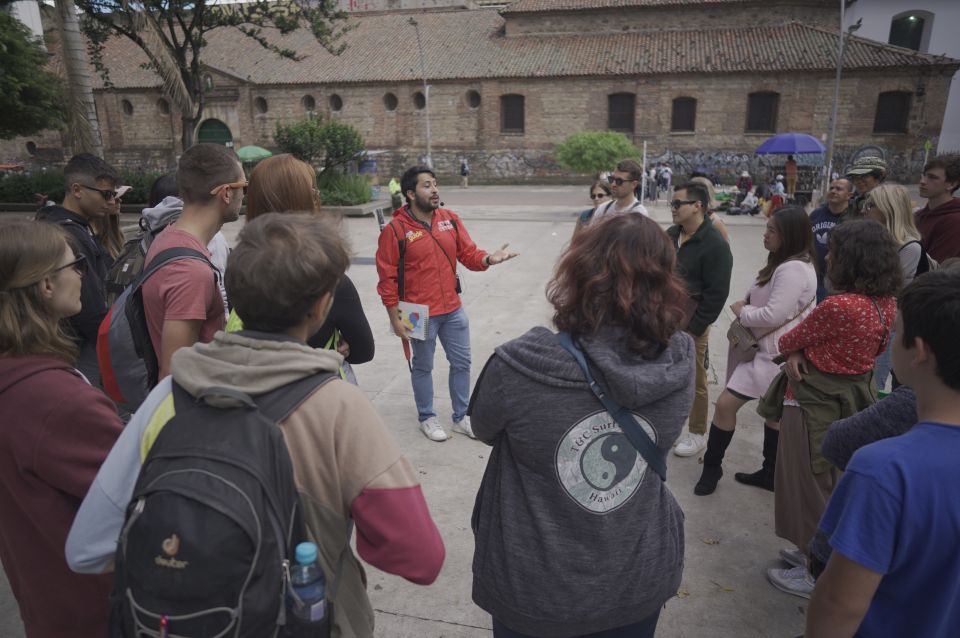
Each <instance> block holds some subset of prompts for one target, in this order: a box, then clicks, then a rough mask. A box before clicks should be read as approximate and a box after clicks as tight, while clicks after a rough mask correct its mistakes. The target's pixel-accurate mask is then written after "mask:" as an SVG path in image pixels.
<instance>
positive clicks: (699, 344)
mask: <svg viewBox="0 0 960 638" xmlns="http://www.w3.org/2000/svg"><path fill="white" fill-rule="evenodd" d="M709 205H710V195H709V192H708V191H707V189H706V187H704V186H703V185H701V184H696V183H690V184H684V185H682V186H677V187H676V189H675V190H674V192H673V200H672V201H671V202H670V210H671V213H672V217H673V223H674V225H673V226H671V227H670V228H668V229H667V234H668V235H670V238H671V239H672V240H673V246H674V248H675V249H676V251H677V270H678V271H679V272H680V274H681V275H682V276H683V278H684V280H685V281H686V284H687V294H688V299H687V306H686V318H687V325H686V331H687V332H688V333H690V334H691V335H692V336H693V338H694V343H695V345H696V351H697V355H696V361H695V366H696V388H695V394H694V399H693V407H692V408H691V410H690V417H689V423H688V431H687V432H685V433H684V434H683V435H682V436H681V437H680V440H679V441H678V442H677V445H676V447H675V448H674V450H673V453H674V454H676V455H677V456H694V455H696V454H697V453H699V452H700V451H701V450H702V449H704V448H705V447H706V446H707V441H706V437H705V434H706V432H707V413H708V410H709V407H710V397H709V395H708V393H707V344H708V343H709V339H710V325H711V324H713V322H715V321H716V320H717V317H719V316H720V313H721V312H722V311H723V306H724V304H725V303H726V301H727V295H728V294H729V293H730V273H731V271H732V269H733V254H732V253H731V252H730V245H729V244H728V243H727V242H726V241H725V240H724V239H723V236H721V235H720V233H719V232H717V229H716V228H714V227H713V224H712V223H711V221H710V218H709V217H708V215H707V210H708V208H709Z"/></svg>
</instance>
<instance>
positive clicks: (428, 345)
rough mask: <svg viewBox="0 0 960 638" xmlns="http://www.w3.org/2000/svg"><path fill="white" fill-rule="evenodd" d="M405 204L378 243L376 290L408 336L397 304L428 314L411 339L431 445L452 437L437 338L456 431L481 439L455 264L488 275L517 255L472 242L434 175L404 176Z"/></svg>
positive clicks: (418, 398) (422, 170) (416, 390)
mask: <svg viewBox="0 0 960 638" xmlns="http://www.w3.org/2000/svg"><path fill="white" fill-rule="evenodd" d="M400 188H401V190H402V192H403V196H404V198H405V199H406V204H405V205H404V206H403V207H402V208H400V209H398V210H396V211H394V215H393V220H391V222H390V223H389V224H387V225H386V226H385V227H384V229H383V231H382V232H381V233H380V239H379V241H378V246H377V273H378V274H379V276H380V282H379V284H378V285H377V292H378V293H379V295H380V298H381V299H382V300H383V305H384V306H386V308H387V314H388V315H389V317H390V325H391V326H392V327H393V331H394V333H395V334H396V335H397V336H398V337H401V338H404V339H405V338H407V328H406V327H405V326H404V324H403V322H402V320H401V317H400V310H399V308H398V304H399V302H400V301H409V302H412V303H417V304H424V305H426V306H427V307H428V309H429V316H430V319H429V322H428V324H427V334H426V338H425V339H423V340H419V339H414V340H411V342H410V345H411V347H412V350H413V364H412V369H411V373H410V377H411V381H412V384H413V397H414V401H415V402H416V404H417V415H418V419H419V421H420V429H421V431H422V432H423V434H424V435H425V436H426V437H427V438H428V439H430V440H431V441H445V440H447V438H448V435H447V432H446V431H445V430H444V429H443V426H442V425H440V421H439V420H438V419H437V413H436V412H435V411H434V408H433V356H434V352H435V351H436V347H437V338H438V337H439V339H440V343H441V344H442V345H443V350H444V352H446V354H447V360H448V361H449V362H450V379H449V386H450V399H451V402H452V403H453V431H454V432H458V433H460V434H464V435H466V436H469V437H470V438H475V437H474V435H473V430H472V429H471V427H470V417H468V416H467V404H468V402H469V400H470V324H469V321H468V319H467V314H466V312H465V311H464V310H463V306H462V304H461V302H460V279H459V277H458V275H457V262H459V263H461V264H463V265H464V266H465V267H466V268H469V269H470V270H486V269H487V268H489V267H490V266H495V265H497V264H500V263H503V262H505V261H507V260H509V259H513V258H514V257H516V256H517V253H513V252H508V250H507V248H508V247H509V244H504V245H503V246H502V247H501V248H500V250H498V251H496V252H493V253H488V252H486V251H484V250H481V249H480V248H477V245H476V244H474V243H473V240H472V239H470V235H469V233H467V229H466V228H464V226H463V222H462V221H461V220H460V218H459V217H458V216H457V215H456V214H455V213H453V212H452V211H450V210H447V209H446V208H441V207H440V191H439V190H438V187H437V178H436V175H435V174H434V172H433V171H432V170H431V169H430V168H428V167H426V166H413V167H411V168H409V169H407V171H406V172H405V173H404V174H403V177H402V178H401V179H400Z"/></svg>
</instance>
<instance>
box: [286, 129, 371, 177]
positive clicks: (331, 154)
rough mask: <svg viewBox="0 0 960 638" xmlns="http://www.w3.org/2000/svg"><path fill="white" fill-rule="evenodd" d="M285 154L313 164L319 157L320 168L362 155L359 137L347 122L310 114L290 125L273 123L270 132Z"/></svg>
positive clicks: (333, 165) (358, 157)
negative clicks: (325, 119) (308, 116)
mask: <svg viewBox="0 0 960 638" xmlns="http://www.w3.org/2000/svg"><path fill="white" fill-rule="evenodd" d="M273 139H274V140H275V141H276V143H277V146H279V147H280V149H281V150H283V151H284V152H285V153H290V154H292V155H293V156H294V157H296V158H298V159H301V160H303V161H304V162H307V163H308V164H313V163H315V162H317V161H318V160H320V159H321V158H323V171H322V172H326V171H327V169H330V168H333V167H335V166H342V165H343V164H346V163H348V162H351V161H355V160H358V159H360V158H362V157H363V154H364V143H363V137H362V136H361V135H360V132H359V131H357V129H355V128H353V127H352V126H350V125H349V124H343V123H341V122H337V121H336V120H332V121H330V122H322V121H321V120H320V118H318V117H310V118H307V119H306V120H302V121H300V122H296V123H294V124H288V125H283V124H277V130H276V132H275V133H274V135H273Z"/></svg>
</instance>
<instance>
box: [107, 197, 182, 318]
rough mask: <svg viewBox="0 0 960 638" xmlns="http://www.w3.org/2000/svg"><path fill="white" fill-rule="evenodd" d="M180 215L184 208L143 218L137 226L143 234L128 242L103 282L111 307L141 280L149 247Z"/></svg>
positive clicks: (142, 216)
mask: <svg viewBox="0 0 960 638" xmlns="http://www.w3.org/2000/svg"><path fill="white" fill-rule="evenodd" d="M171 199H176V198H170V197H168V198H166V199H164V200H163V201H162V202H161V203H160V206H162V205H164V204H170V202H169V201H168V200H171ZM176 202H177V203H179V202H180V200H179V199H176ZM181 206H182V205H181ZM180 211H181V208H176V207H173V206H172V205H170V206H169V210H168V211H167V212H165V213H164V214H163V215H160V216H159V217H157V218H148V217H147V216H145V215H141V216H140V221H139V222H137V224H138V225H139V226H140V234H139V235H137V236H136V237H133V238H131V239H128V240H127V241H126V243H124V244H123V250H121V251H120V254H119V255H118V256H117V258H116V260H114V262H113V265H112V266H110V268H109V269H107V276H106V277H105V278H104V280H103V287H104V294H105V297H106V300H107V305H108V306H112V305H113V303H114V302H115V301H116V300H117V297H119V296H120V295H122V294H123V291H124V290H126V289H127V288H128V287H129V286H130V284H131V283H133V281H134V280H135V279H136V278H137V277H139V276H140V273H142V272H143V266H144V263H145V262H146V260H147V251H149V250H150V244H152V243H153V240H154V239H155V238H156V237H157V235H159V234H160V231H162V230H163V229H164V228H166V227H167V226H169V225H170V224H171V223H173V222H174V221H176V220H177V218H178V217H180Z"/></svg>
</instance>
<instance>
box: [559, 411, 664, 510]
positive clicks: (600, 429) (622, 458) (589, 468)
mask: <svg viewBox="0 0 960 638" xmlns="http://www.w3.org/2000/svg"><path fill="white" fill-rule="evenodd" d="M633 416H634V417H635V418H636V419H637V423H639V424H640V427H642V428H643V429H644V431H646V433H647V434H648V435H650V438H651V439H653V440H654V441H656V440H657V435H656V432H654V430H653V427H652V426H651V425H650V423H649V422H648V421H647V420H646V419H645V418H643V417H642V416H639V415H636V414H634V415H633ZM556 460H557V478H559V479H560V484H561V485H563V489H564V490H565V491H566V492H567V494H568V495H569V496H570V498H572V499H573V500H574V501H576V503H577V504H578V505H579V506H580V507H582V508H584V509H585V510H588V511H590V512H594V513H595V514H606V513H607V512H612V511H613V510H615V509H617V508H618V507H620V506H621V505H623V504H624V503H626V502H627V501H628V500H630V498H631V497H632V496H633V495H634V493H635V492H636V491H637V486H638V485H640V481H642V480H643V475H644V474H645V473H646V471H647V462H646V461H645V460H644V459H643V457H642V456H641V455H640V454H639V453H638V452H637V450H636V448H634V447H633V445H632V444H631V443H630V440H629V439H628V438H627V437H626V435H625V434H624V433H623V430H621V429H620V426H619V425H617V422H616V421H614V419H613V417H612V416H610V414H609V413H608V412H598V413H596V414H592V415H590V416H588V417H586V418H584V419H582V420H581V421H580V422H578V423H575V424H574V425H573V426H572V427H571V428H570V429H569V430H567V432H566V434H564V436H563V438H562V439H560V443H559V444H558V445H557V452H556Z"/></svg>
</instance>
